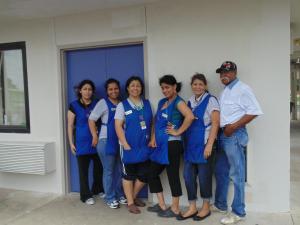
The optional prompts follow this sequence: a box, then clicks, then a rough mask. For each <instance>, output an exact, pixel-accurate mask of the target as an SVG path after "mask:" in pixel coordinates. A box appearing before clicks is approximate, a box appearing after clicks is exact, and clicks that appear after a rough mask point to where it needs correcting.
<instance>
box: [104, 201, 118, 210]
mask: <svg viewBox="0 0 300 225" xmlns="http://www.w3.org/2000/svg"><path fill="white" fill-rule="evenodd" d="M106 205H108V207H109V208H111V209H117V208H119V207H120V205H119V202H118V201H112V202H107V203H106Z"/></svg>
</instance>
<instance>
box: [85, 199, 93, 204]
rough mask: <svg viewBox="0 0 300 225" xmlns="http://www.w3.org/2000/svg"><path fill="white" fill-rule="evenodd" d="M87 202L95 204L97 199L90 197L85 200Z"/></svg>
mask: <svg viewBox="0 0 300 225" xmlns="http://www.w3.org/2000/svg"><path fill="white" fill-rule="evenodd" d="M85 204H87V205H94V204H95V200H94V199H93V198H88V199H87V200H85Z"/></svg>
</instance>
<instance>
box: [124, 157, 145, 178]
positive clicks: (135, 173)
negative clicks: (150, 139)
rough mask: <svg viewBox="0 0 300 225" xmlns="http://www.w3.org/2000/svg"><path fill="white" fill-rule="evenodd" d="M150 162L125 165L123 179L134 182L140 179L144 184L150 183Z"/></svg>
mask: <svg viewBox="0 0 300 225" xmlns="http://www.w3.org/2000/svg"><path fill="white" fill-rule="evenodd" d="M149 166H150V161H145V162H140V163H133V164H123V172H122V177H123V179H125V180H130V181H134V180H136V179H138V180H139V181H141V182H143V183H148V173H149Z"/></svg>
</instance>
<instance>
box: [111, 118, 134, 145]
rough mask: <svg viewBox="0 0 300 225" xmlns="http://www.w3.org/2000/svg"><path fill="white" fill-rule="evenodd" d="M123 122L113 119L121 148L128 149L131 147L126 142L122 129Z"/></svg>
mask: <svg viewBox="0 0 300 225" xmlns="http://www.w3.org/2000/svg"><path fill="white" fill-rule="evenodd" d="M123 124H124V120H119V119H115V129H116V133H117V136H118V138H119V140H120V143H121V145H123V148H124V149H125V150H130V149H131V147H130V146H129V144H128V143H127V140H126V137H125V133H124V129H123Z"/></svg>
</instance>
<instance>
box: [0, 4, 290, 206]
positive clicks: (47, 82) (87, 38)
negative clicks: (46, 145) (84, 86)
mask: <svg viewBox="0 0 300 225" xmlns="http://www.w3.org/2000/svg"><path fill="white" fill-rule="evenodd" d="M17 41H25V43H26V55H27V74H28V77H27V78H28V100H29V101H28V102H29V111H30V133H1V135H0V143H1V142H7V141H10V142H33V143H35V142H53V143H54V148H53V150H54V151H55V159H54V161H55V170H54V171H52V172H51V173H47V174H45V175H32V174H19V173H6V172H0V187H3V188H13V189H22V190H32V191H42V192H53V193H58V194H65V193H68V192H69V190H70V186H69V178H68V177H69V174H68V171H69V169H68V155H67V154H66V151H67V147H66V146H67V145H66V140H67V139H66V132H65V130H66V125H65V124H66V117H65V116H66V114H65V112H66V110H67V103H66V102H67V101H66V82H65V80H66V78H65V74H66V73H65V70H66V67H65V63H64V60H63V57H62V56H63V51H64V50H66V49H70V48H74V49H76V48H79V47H80V48H85V47H92V46H107V45H126V44H128V43H142V44H143V48H144V74H145V84H146V96H147V97H149V99H150V100H151V101H153V104H154V105H156V103H157V101H158V100H159V99H160V98H161V97H162V95H161V93H160V87H159V86H158V78H159V77H160V76H161V75H163V74H169V73H171V74H174V75H175V76H176V77H177V79H178V80H179V81H182V82H183V91H182V93H181V96H182V97H184V98H185V99H187V98H188V97H189V96H190V95H191V91H190V87H189V82H190V77H191V76H192V74H193V73H194V72H201V73H204V74H205V75H206V76H207V78H208V81H209V89H210V91H211V92H212V93H213V94H216V95H218V94H219V93H220V91H221V90H222V86H221V84H220V81H219V77H218V74H216V73H215V69H216V68H217V67H218V66H219V65H220V64H221V63H222V62H223V61H224V60H232V61H234V62H236V63H237V65H238V76H239V78H240V79H241V80H243V81H244V82H246V83H247V84H249V85H250V86H251V87H252V88H253V90H254V92H255V94H256V96H257V98H258V100H259V102H260V104H261V106H262V109H263V111H264V115H263V116H261V117H259V118H258V119H256V120H255V121H254V122H253V123H251V125H250V126H249V135H250V142H249V145H248V153H247V161H248V165H247V171H248V172H247V177H248V178H247V187H246V202H247V210H251V211H266V212H286V211H289V193H290V153H289V149H290V143H289V119H290V113H289V97H290V80H289V79H290V76H289V74H290V57H289V55H290V5H289V2H288V1H280V0H261V1H245V0H242V1H239V0H230V1H218V0H214V1H208V0H188V1H180V0H173V1H171V0H164V1H154V2H151V3H147V4H144V5H134V6H128V7H121V8H114V9H105V10H104V9H103V10H98V11H92V12H88V13H78V14H73V15H65V16H56V17H51V18H38V19H37V18H35V19H26V20H16V21H0V43H9V42H17ZM182 184H183V183H182ZM166 192H169V191H168V189H166ZM149 198H150V199H151V198H152V196H149ZM183 202H186V199H185V200H184V201H183Z"/></svg>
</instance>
